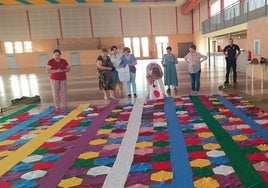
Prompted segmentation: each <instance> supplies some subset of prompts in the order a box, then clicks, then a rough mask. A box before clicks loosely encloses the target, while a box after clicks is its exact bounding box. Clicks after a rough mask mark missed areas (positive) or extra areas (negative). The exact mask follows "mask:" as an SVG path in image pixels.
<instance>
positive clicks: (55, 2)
mask: <svg viewBox="0 0 268 188" xmlns="http://www.w3.org/2000/svg"><path fill="white" fill-rule="evenodd" d="M47 1H48V2H49V3H53V4H60V3H59V2H58V1H56V0H47Z"/></svg>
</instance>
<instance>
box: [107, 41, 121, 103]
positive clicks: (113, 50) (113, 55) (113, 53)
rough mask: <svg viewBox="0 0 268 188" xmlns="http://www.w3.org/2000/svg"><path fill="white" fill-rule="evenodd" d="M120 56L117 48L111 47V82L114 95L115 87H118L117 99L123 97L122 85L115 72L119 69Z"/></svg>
mask: <svg viewBox="0 0 268 188" xmlns="http://www.w3.org/2000/svg"><path fill="white" fill-rule="evenodd" d="M121 56H122V55H121V54H120V53H119V52H118V50H117V46H112V47H111V53H110V59H111V61H112V63H113V66H114V68H115V70H114V71H113V81H114V93H116V87H117V86H118V90H119V97H120V98H122V97H123V83H122V82H121V81H120V80H119V77H118V72H117V70H118V69H119V68H120V63H121Z"/></svg>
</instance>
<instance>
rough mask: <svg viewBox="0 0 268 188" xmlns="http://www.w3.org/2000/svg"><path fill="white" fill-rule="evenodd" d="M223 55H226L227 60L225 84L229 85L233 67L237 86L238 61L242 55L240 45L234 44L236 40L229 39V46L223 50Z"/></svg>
mask: <svg viewBox="0 0 268 188" xmlns="http://www.w3.org/2000/svg"><path fill="white" fill-rule="evenodd" d="M223 53H224V55H225V60H226V76H225V77H226V78H225V82H224V83H225V84H229V74H230V70H231V67H232V69H233V81H234V84H237V80H236V79H237V73H236V59H237V57H238V56H239V54H240V53H241V51H240V48H239V46H238V45H236V44H234V40H233V39H232V38H230V39H229V45H227V46H225V47H224V49H223Z"/></svg>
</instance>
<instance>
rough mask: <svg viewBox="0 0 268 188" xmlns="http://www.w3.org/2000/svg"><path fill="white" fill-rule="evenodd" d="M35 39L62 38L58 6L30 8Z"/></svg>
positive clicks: (32, 31)
mask: <svg viewBox="0 0 268 188" xmlns="http://www.w3.org/2000/svg"><path fill="white" fill-rule="evenodd" d="M29 17H30V24H31V33H32V38H33V39H56V38H61V34H60V23H59V14H58V9H57V8H38V9H30V10H29Z"/></svg>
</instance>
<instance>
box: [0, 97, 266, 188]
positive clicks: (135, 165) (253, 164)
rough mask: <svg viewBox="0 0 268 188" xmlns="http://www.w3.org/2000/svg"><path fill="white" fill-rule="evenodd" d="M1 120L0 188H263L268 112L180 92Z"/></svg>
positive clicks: (226, 99) (240, 101) (242, 101)
mask: <svg viewBox="0 0 268 188" xmlns="http://www.w3.org/2000/svg"><path fill="white" fill-rule="evenodd" d="M34 107H36V106H27V107H25V108H24V109H20V110H19V111H17V112H14V113H13V114H10V115H8V116H5V117H3V118H1V119H0V188H30V187H38V188H54V187H57V188H67V187H73V188H84V187H87V188H100V187H103V188H123V187H126V188H180V187H182V188H191V187H196V188H217V187H224V188H240V187H241V188H242V187H248V188H249V187H250V188H266V187H268V159H267V158H268V143H267V141H268V113H266V112H264V111H262V110H261V109H258V108H256V107H254V106H253V105H252V104H251V103H250V102H249V101H247V100H245V99H243V98H241V97H239V96H236V95H226V96H222V95H218V94H215V95H213V96H205V95H201V96H182V97H176V98H172V97H168V98H166V99H165V100H155V101H144V100H141V99H137V100H136V101H135V103H134V104H130V103H128V104H120V103H119V101H117V100H113V101H111V102H110V103H109V104H108V105H106V106H105V105H104V106H93V105H90V104H82V105H80V106H78V107H77V108H76V109H74V110H72V111H69V110H66V111H63V112H62V113H58V112H56V111H55V109H54V107H49V108H47V109H46V110H44V111H43V112H41V113H39V114H34V113H31V109H32V108H34Z"/></svg>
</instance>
